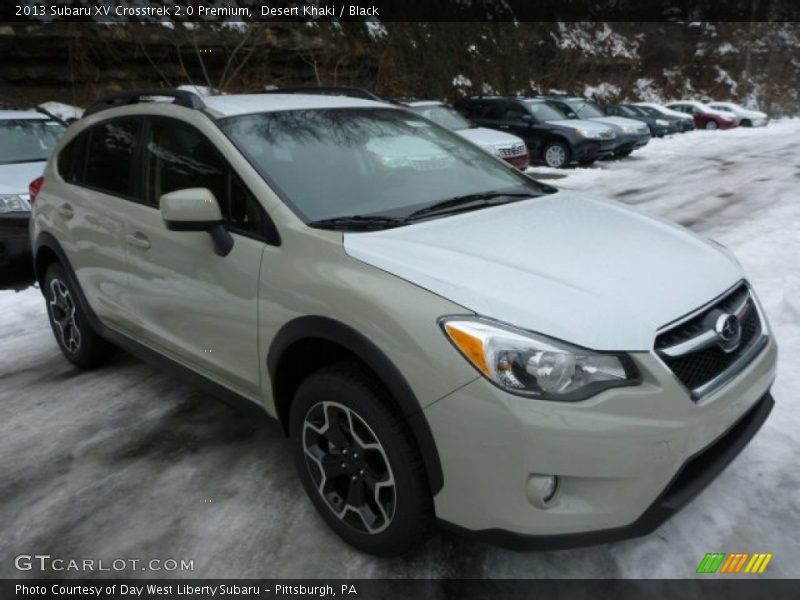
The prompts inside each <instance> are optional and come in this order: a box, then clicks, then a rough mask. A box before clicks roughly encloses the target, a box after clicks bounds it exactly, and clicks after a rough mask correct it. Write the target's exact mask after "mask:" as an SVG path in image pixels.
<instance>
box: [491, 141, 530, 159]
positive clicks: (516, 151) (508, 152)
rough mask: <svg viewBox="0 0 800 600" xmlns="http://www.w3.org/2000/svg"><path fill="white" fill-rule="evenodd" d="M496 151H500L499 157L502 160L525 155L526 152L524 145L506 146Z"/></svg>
mask: <svg viewBox="0 0 800 600" xmlns="http://www.w3.org/2000/svg"><path fill="white" fill-rule="evenodd" d="M498 150H499V151H500V156H502V157H503V158H509V157H511V156H519V155H520V154H525V153H526V152H527V149H526V148H525V144H514V145H513V146H506V147H505V148H498Z"/></svg>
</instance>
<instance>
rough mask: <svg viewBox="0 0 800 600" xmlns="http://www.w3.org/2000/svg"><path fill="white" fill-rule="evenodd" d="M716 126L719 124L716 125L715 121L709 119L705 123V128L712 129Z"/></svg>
mask: <svg viewBox="0 0 800 600" xmlns="http://www.w3.org/2000/svg"><path fill="white" fill-rule="evenodd" d="M717 127H719V125H717V122H716V121H709V122H708V123H706V129H712V130H713V129H717Z"/></svg>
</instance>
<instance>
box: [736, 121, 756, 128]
mask: <svg viewBox="0 0 800 600" xmlns="http://www.w3.org/2000/svg"><path fill="white" fill-rule="evenodd" d="M739 125H741V126H742V127H752V126H753V122H752V121H751V120H750V119H742V122H741V123H739Z"/></svg>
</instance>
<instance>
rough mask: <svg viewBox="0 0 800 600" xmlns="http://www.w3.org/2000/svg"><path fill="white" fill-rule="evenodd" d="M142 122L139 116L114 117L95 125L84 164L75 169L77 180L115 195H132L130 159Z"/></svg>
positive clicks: (90, 133) (76, 181)
mask: <svg viewBox="0 0 800 600" xmlns="http://www.w3.org/2000/svg"><path fill="white" fill-rule="evenodd" d="M140 124H141V120H140V119H114V120H113V121H108V122H106V123H101V124H100V125H96V126H95V127H93V128H92V129H91V130H90V132H89V135H88V140H87V148H86V158H85V161H84V164H83V165H82V167H83V168H82V169H80V170H77V171H75V183H79V184H82V185H85V186H87V187H91V188H94V189H96V190H100V191H102V192H106V193H108V194H113V195H115V196H123V197H127V196H130V192H131V189H130V184H131V161H132V159H133V154H134V149H135V147H136V136H137V135H138V133H139V127H140Z"/></svg>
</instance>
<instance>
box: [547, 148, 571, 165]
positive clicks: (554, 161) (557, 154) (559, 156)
mask: <svg viewBox="0 0 800 600" xmlns="http://www.w3.org/2000/svg"><path fill="white" fill-rule="evenodd" d="M544 161H545V162H546V163H547V166H548V167H554V168H560V167H562V166H564V163H565V162H566V161H567V153H566V152H565V151H564V148H562V147H561V146H558V145H553V146H550V147H549V148H547V150H546V151H545V153H544Z"/></svg>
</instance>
